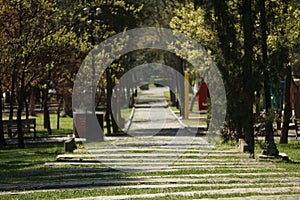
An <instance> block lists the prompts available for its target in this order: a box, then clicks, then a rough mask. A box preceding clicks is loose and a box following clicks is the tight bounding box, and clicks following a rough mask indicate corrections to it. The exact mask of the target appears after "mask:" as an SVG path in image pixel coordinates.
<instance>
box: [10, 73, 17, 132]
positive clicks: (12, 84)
mask: <svg viewBox="0 0 300 200" xmlns="http://www.w3.org/2000/svg"><path fill="white" fill-rule="evenodd" d="M11 76H12V79H11V90H10V92H11V94H10V102H9V119H10V120H12V119H13V117H14V104H15V85H16V78H17V75H16V70H15V67H14V69H13V73H12V75H11ZM9 134H10V133H9Z"/></svg>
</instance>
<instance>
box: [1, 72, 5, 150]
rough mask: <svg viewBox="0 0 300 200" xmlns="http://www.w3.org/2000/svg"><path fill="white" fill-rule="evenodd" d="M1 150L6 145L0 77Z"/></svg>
mask: <svg viewBox="0 0 300 200" xmlns="http://www.w3.org/2000/svg"><path fill="white" fill-rule="evenodd" d="M0 95H1V96H0V148H1V149H2V148H3V147H4V146H5V145H6V143H5V138H4V131H3V119H2V109H3V108H2V80H1V77H0Z"/></svg>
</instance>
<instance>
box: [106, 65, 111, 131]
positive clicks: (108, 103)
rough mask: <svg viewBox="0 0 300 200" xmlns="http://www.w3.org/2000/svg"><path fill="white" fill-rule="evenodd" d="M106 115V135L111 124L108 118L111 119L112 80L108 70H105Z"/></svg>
mask: <svg viewBox="0 0 300 200" xmlns="http://www.w3.org/2000/svg"><path fill="white" fill-rule="evenodd" d="M106 81H107V84H106V90H107V94H106V113H105V121H106V128H107V134H111V124H110V122H111V121H110V117H111V95H112V80H111V73H110V68H107V69H106Z"/></svg>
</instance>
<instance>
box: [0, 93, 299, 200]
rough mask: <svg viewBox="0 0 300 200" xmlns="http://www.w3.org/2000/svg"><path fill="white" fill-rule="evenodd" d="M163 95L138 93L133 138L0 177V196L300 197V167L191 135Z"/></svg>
mask: <svg viewBox="0 0 300 200" xmlns="http://www.w3.org/2000/svg"><path fill="white" fill-rule="evenodd" d="M161 92H163V90H162V89H157V90H155V91H151V90H149V91H144V92H143V93H142V94H140V95H141V96H140V98H139V99H138V102H137V105H136V110H135V115H134V117H133V122H132V124H131V127H130V128H129V135H130V136H128V137H111V138H106V139H107V141H106V142H104V143H101V144H97V145H95V144H93V145H87V146H85V148H81V149H79V150H77V151H76V152H75V153H73V154H63V155H58V156H57V161H54V162H47V163H45V166H46V167H47V170H43V172H41V171H40V170H31V171H29V170H28V171H26V170H25V171H23V172H22V173H26V174H28V176H27V180H26V181H20V180H18V179H17V178H16V179H13V180H12V181H11V183H1V182H0V191H1V192H0V199H2V198H1V197H3V195H7V194H9V195H11V197H13V198H19V197H20V198H19V199H21V197H22V196H17V195H26V194H28V193H37V194H38V196H39V197H43V196H44V197H45V196H48V197H51V194H52V193H53V192H60V193H61V197H60V198H62V199H63V198H64V195H63V194H69V197H70V196H72V195H73V198H72V199H84V200H86V199H111V200H113V199H145V198H148V199H214V198H215V197H216V195H222V196H223V198H218V199H227V200H231V199H232V200H236V199H257V200H258V199H259V200H263V199H288V200H291V199H300V172H299V171H296V172H294V173H290V172H285V169H282V168H279V167H276V166H275V165H274V164H273V163H269V162H260V161H258V160H256V159H249V158H248V154H244V153H240V152H238V151H237V150H236V149H232V148H231V147H222V149H220V148H216V147H214V145H212V144H210V143H208V142H207V138H205V137H195V136H194V135H193V134H191V133H190V132H189V131H187V130H186V129H185V128H183V127H182V125H181V123H180V122H179V121H178V120H177V119H176V118H175V117H174V115H173V114H172V112H171V111H170V110H169V108H168V107H167V106H166V104H165V100H164V99H163V96H162V95H161ZM146 97H147V98H146ZM149 99H150V100H149ZM151 99H152V100H153V101H152V100H151ZM145 113H148V114H145ZM151 116H154V117H155V118H159V120H156V119H153V118H152V117H151ZM162 116H164V117H162ZM138 124H139V125H138ZM141 124H143V125H141ZM144 127H146V128H144ZM143 129H144V130H143ZM168 133H170V134H168ZM210 139H211V140H213V139H214V138H210ZM80 193H81V195H78V194H80ZM70 194H71V195H70ZM87 196H91V197H87ZM243 196H246V197H243Z"/></svg>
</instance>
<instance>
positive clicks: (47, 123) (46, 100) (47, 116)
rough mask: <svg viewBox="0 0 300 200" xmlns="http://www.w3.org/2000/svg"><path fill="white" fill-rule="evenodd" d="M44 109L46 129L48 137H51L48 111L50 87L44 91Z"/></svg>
mask: <svg viewBox="0 0 300 200" xmlns="http://www.w3.org/2000/svg"><path fill="white" fill-rule="evenodd" d="M43 109H44V112H43V114H44V128H45V129H47V132H48V135H51V133H52V131H51V123H50V113H49V109H48V87H46V89H44V90H43Z"/></svg>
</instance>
